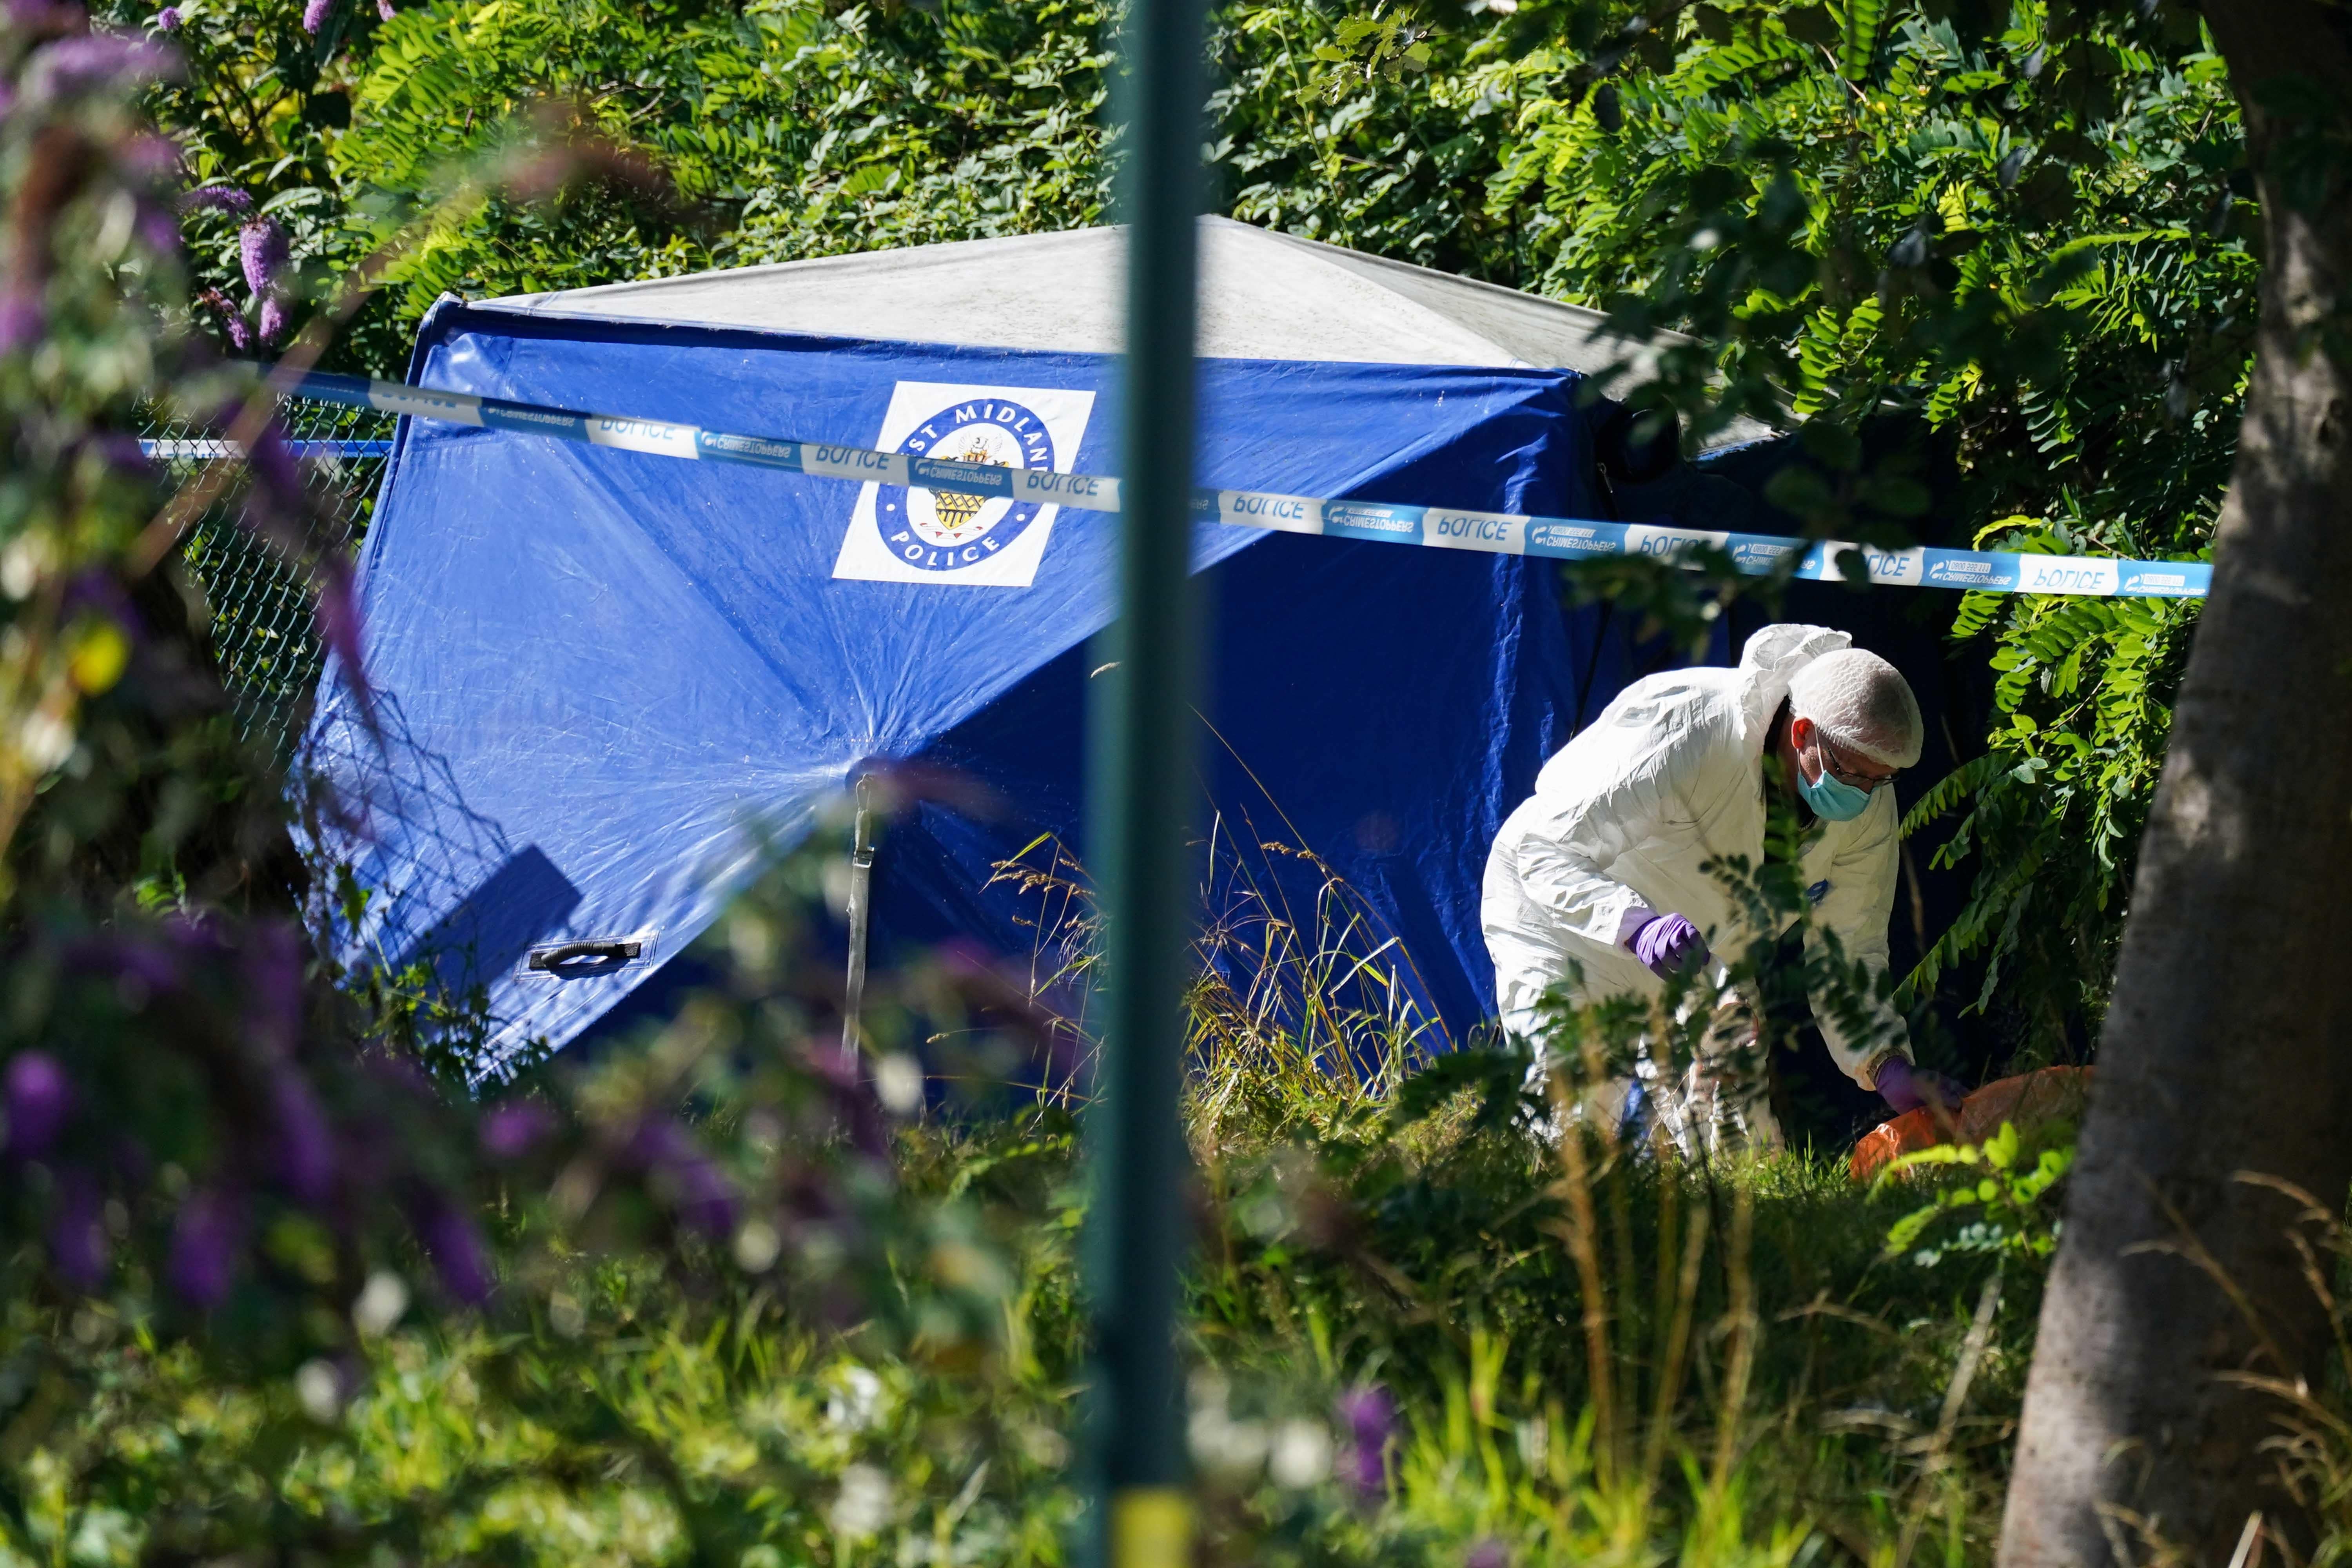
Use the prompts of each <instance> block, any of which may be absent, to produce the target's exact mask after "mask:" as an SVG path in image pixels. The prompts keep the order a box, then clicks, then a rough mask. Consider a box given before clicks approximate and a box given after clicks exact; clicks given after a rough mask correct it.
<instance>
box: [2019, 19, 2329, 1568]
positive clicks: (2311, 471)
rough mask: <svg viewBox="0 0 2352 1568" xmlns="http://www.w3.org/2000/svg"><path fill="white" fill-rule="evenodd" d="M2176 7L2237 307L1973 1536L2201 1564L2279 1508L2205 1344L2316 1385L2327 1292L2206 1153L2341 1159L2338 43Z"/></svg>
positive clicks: (2265, 1408)
mask: <svg viewBox="0 0 2352 1568" xmlns="http://www.w3.org/2000/svg"><path fill="white" fill-rule="evenodd" d="M2204 15H2205V16H2206V19H2207V22H2208V24H2209V25H2210V27H2211V28H2212V31H2213V34H2214V36H2215V37H2216V39H2217V40H2218V41H2219V43H2220V44H2221V50H2222V54H2223V57H2224V58H2225V59H2226V60H2227V61H2228V64H2229V68H2230V72H2231V81H2232V84H2233V86H2234V88H2235V89H2236V92H2237V96H2238V100H2239V102H2240V104H2241V106H2242V109H2243V111H2244V115H2245V121H2246V132H2247V146H2248V153H2249V158H2250V161H2251V162H2252V164H2253V169H2254V175H2255V191H2256V195H2257V197H2258V199H2259V201H2260V203H2261V208H2262V223H2263V234H2264V246H2265V248H2264V257H2263V260H2264V272H2263V289H2262V320H2261V324H2260V332H2259V338H2258V346H2257V352H2256V358H2255V362H2254V373H2253V380H2252V385H2251V386H2250V388H2249V390H2248V394H2247V401H2246V410H2245V424H2244V427H2243V431H2242V436H2241V438H2240V445H2239V451H2238V459H2237V468H2236V470H2235V472H2234V473H2233V474H2232V476H2231V485H2230V493H2229V499H2228V500H2227V502H2226V503H2225V505H2224V507H2223V510H2222V513H2221V529H2220V534H2219V537H2218V540H2217V542H2216V544H2215V549H2214V558H2215V563H2216V571H2215V574H2214V583H2213V593H2212V597H2211V600H2210V603H2209V604H2208V605H2206V608H2205V614H2204V618H2203V621H2202V624H2201V625H2200V627H2199V630H2198V633H2197V642H2196V647H2195V649H2194V652H2193V654H2192V656H2191V658H2190V660H2189V670H2188V674H2187V678H2186V679H2185V680H2184V681H2183V683H2182V687H2181V691H2180V700H2179V708H2178V710H2177V713H2176V718H2175V722H2174V729H2173V735H2172V742H2171V747H2170V752H2169V754H2168V757H2167V759H2166V762H2165V768H2164V776H2163V780H2162V783H2161V785H2160V787H2159V788H2158V792H2157V798H2156V804H2155V809H2154V812H2153V814H2152V815H2151V816H2150V818H2149V822H2148V827H2147V840H2146V843H2145V845H2144V847H2142V850H2141V855H2140V865H2139V873H2138V878H2137V882H2136V884H2135V886H2134V888H2133V890H2132V910H2131V919H2130V922H2129V925H2128V927H2127V929H2126V932H2125V936H2124V945H2123V954H2122V958H2121V962H2120V964H2119V967H2118V970H2117V973H2116V1002H2115V1005H2114V1007H2113V1009H2112V1011H2111V1012H2110V1013H2109V1015H2108V1017H2107V1022H2106V1027H2105V1032H2104V1034H2103V1036H2102V1037H2101V1040H2100V1046H2099V1079H2098V1083H2097V1087H2096V1089H2095V1091H2094V1093H2093V1096H2092V1103H2091V1108H2090V1112H2089V1115H2088V1118H2087V1120H2086V1121H2085V1123H2084V1129H2083V1141H2082V1157H2081V1161H2080V1163H2078V1164H2077V1165H2076V1167H2075V1172H2074V1179H2073V1183H2072V1191H2071V1192H2070V1194H2069V1195H2068V1198H2067V1204H2066V1226H2065V1232H2064V1241H2063V1245H2062V1246H2061V1247H2060V1249H2059V1253H2058V1258H2057V1263H2056V1267H2055V1269H2054V1271H2053V1274H2052V1276H2051V1279H2050V1287H2049V1293H2048V1296H2047V1298H2046V1299H2045V1300H2044V1303H2043V1306H2042V1327H2041V1338H2040V1341H2039V1342H2038V1344H2037V1346H2036V1349H2035V1352H2034V1359H2033V1368H2032V1376H2031V1379H2030V1380H2029V1382H2028V1384H2027V1388H2026V1396H2025V1414H2024V1422H2023V1427H2022V1430H2021V1433H2020V1436H2019V1444H2018V1455H2017V1468H2016V1471H2015V1473H2014V1476H2013V1477H2012V1479H2011V1483H2010V1491H2009V1509H2008V1513H2007V1516H2006V1518H2005V1519H2004V1521H2003V1522H2002V1530H2001V1542H2000V1563H2001V1568H2042V1565H2043V1564H2068V1565H2072V1564H2091V1563H2109V1562H2112V1561H2115V1560H2116V1558H2117V1557H2118V1555H2121V1556H2123V1557H2126V1558H2127V1559H2128V1560H2131V1561H2145V1560H2146V1559H2147V1558H2148V1557H2150V1556H2152V1555H2154V1554H2155V1552H2154V1551H2153V1550H2152V1548H2154V1546H2155V1544H2156V1543H2157V1542H2165V1543H2168V1545H2169V1546H2170V1547H2172V1548H2174V1549H2177V1550H2179V1551H2180V1552H2184V1553H2185V1554H2186V1559H2187V1560H2188V1561H2189V1562H2192V1563H2211V1564H2214V1565H2215V1568H2220V1565H2221V1564H2225V1563H2230V1562H2231V1555H2232V1552H2233V1549H2234V1548H2235V1547H2236V1546H2237V1545H2238V1543H2239V1542H2240V1541H2241V1539H2242V1535H2243V1532H2244V1531H2245V1529H2246V1526H2247V1521H2248V1516H2249V1515H2250V1514H2251V1513H2252V1512H2254V1511H2255V1510H2262V1511H2263V1515H2264V1518H2265V1523H2266V1525H2267V1526H2268V1527H2269V1528H2270V1529H2272V1530H2273V1531H2279V1532H2281V1533H2282V1538H2283V1539H2288V1540H2292V1539H2294V1537H2296V1536H2299V1535H2300V1534H2301V1533H2302V1530H2301V1528H2300V1527H2299V1525H2298V1523H2297V1520H2298V1517H2299V1516H2298V1514H2297V1512H2296V1510H2295V1509H2294V1506H2293V1504H2292V1502H2291V1500H2289V1499H2288V1497H2287V1495H2286V1494H2285V1492H2284V1490H2283V1489H2281V1487H2280V1486H2279V1485H2278V1482H2277V1479H2276V1468H2277V1467H2276V1460H2275V1458H2274V1456H2272V1455H2268V1454H2264V1453H2263V1452H2262V1451H2261V1445H2262V1443H2263V1439H2264V1438H2265V1437H2267V1436H2272V1435H2273V1433H2275V1431H2276V1430H2277V1426H2276V1422H2277V1418H2278V1416H2279V1415H2281V1414H2282V1413H2283V1407H2282V1405H2281V1403H2280V1401H2279V1400H2278V1398H2277V1397H2275V1396H2274V1395H2271V1394H2263V1393H2261V1392H2258V1391H2254V1390H2249V1389H2246V1388H2244V1387H2242V1386H2237V1385H2233V1384H2231V1382H2228V1381H2225V1379H2224V1377H2223V1375H2222V1374H2226V1373H2239V1372H2255V1373H2268V1374H2274V1375H2281V1376H2284V1377H2286V1378H2288V1379H2290V1380H2291V1379H2294V1378H2296V1377H2304V1378H2307V1379H2309V1380H2310V1381H2311V1382H2312V1383H2313V1384H2317V1383H2318V1381H2319V1373H2320V1371H2321V1368H2322V1366H2323V1363H2324V1361H2325V1358H2326V1353H2327V1347H2328V1345H2329V1343H2330V1336H2329V1333H2328V1329H2327V1321H2326V1313H2325V1310H2323V1308H2322V1306H2321V1304H2320V1302H2319V1301H2318V1300H2317V1299H2316V1298H2315V1295H2314V1293H2313V1291H2312V1290H2311V1289H2310V1287H2309V1286H2308V1285H2307V1284H2306V1283H2305V1279H2304V1276H2303V1272H2302V1268H2301V1267H2300V1264H2299V1260H2298V1258H2297V1255H2296V1253H2295V1252H2294V1249H2293V1247H2291V1246H2290V1244H2289V1240H2288V1227H2289V1225H2290V1223H2291V1221H2292V1219H2293V1216H2294V1213H2295V1205H2293V1204H2292V1203H2290V1202H2289V1201H2287V1200H2286V1199H2284V1198H2283V1197H2282V1196H2280V1195H2279V1194H2277V1193H2275V1192H2273V1191H2270V1190H2267V1189H2264V1188H2262V1187H2258V1186H2253V1185H2250V1184H2246V1183H2243V1182H2241V1181H2238V1180H2236V1179H2235V1178H2236V1177H2237V1176H2238V1174H2239V1173H2246V1172H2256V1173H2266V1174H2270V1175H2273V1176H2278V1177H2283V1178H2284V1179H2286V1180H2287V1181H2290V1182H2293V1183H2294V1184H2297V1185H2299V1186H2301V1187H2303V1188H2305V1190H2307V1191H2309V1192H2310V1193H2312V1194H2315V1196H2316V1197H2317V1198H2318V1199H2319V1201H2320V1202H2321V1203H2322V1204H2323V1205H2326V1207H2327V1208H2328V1209H2329V1211H2330V1212H2331V1213H2335V1212H2339V1211H2340V1206H2341V1205H2342V1204H2343V1203H2344V1200H2345V1195H2346V1192H2347V1186H2352V1118H2347V1112H2352V958H2347V953H2346V952H2345V948H2344V942H2345V938H2346V936H2347V934H2352V442H2348V441H2347V437H2352V373H2347V365H2352V314H2347V308H2352V189H2347V175H2352V140H2347V120H2346V118H2345V117H2346V116H2347V112H2352V47H2347V32H2346V30H2345V29H2346V28H2347V23H2346V22H2343V21H2339V20H2337V19H2336V18H2340V17H2343V16H2344V15H2345V14H2344V13H2343V12H2341V11H2336V10H2333V9H2331V8H2328V7H2325V6H2323V5H2313V4H2292V3H2261V0H2229V3H2228V4H2225V5H2208V6H2206V7H2205V9H2204ZM2297 78H2299V79H2300V82H2294V81H2293V80H2291V79H2297ZM2290 90H2291V92H2292V95H2291V96H2289V94H2290ZM2290 106H2291V107H2290ZM2192 1239H2193V1242H2194V1247H2190V1246H2189V1245H2187V1243H2189V1241H2190V1240H2192ZM2167 1246H2170V1247H2172V1248H2173V1250H2170V1251H2157V1250H2150V1248H2151V1247H2167ZM2197 1248H2201V1249H2202V1250H2203V1252H2204V1253H2205V1254H2206V1255H2208V1257H2209V1258H2210V1262H2211V1264H2212V1265H2214V1266H2216V1267H2217V1268H2218V1270H2219V1271H2220V1272H2221V1273H2222V1274H2223V1275H2225V1276H2226V1277H2227V1278H2228V1279H2230V1280H2231V1282H2232V1283H2233V1285H2234V1286H2235V1288H2236V1289H2237V1291H2238V1292H2240V1293H2241V1294H2242V1298H2243V1300H2244V1302H2245V1304H2246V1307H2247V1308H2250V1309H2251V1310H2252V1313H2253V1314H2254V1316H2255V1317H2256V1318H2257V1319H2258V1320H2259V1321H2253V1322H2250V1321H2248V1313H2247V1311H2246V1310H2242V1309H2241V1307H2240V1306H2239V1305H2238V1304H2235V1303H2233V1302H2232V1300H2231V1297H2230V1295H2229V1294H2228V1293H2226V1292H2225V1291H2224V1290H2223V1289H2221V1287H2220V1286H2219V1285H2218V1284H2217V1283H2216V1282H2215V1280H2214V1279H2213V1278H2212V1277H2211V1274H2210V1273H2209V1272H2207V1271H2206V1270H2205V1269H2203V1268H2200V1266H2198V1265H2197V1264H2195V1263H2192V1262H2191V1261H2189V1258H2191V1257H2193V1256H2194V1254H2195V1251H2196V1249H2197ZM2271 1560H2272V1561H2273V1562H2276V1561H2277V1556H2276V1554H2275V1553H2273V1554H2272V1556H2271Z"/></svg>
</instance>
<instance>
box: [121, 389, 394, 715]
mask: <svg viewBox="0 0 2352 1568" xmlns="http://www.w3.org/2000/svg"><path fill="white" fill-rule="evenodd" d="M278 412H279V416H280V417H281V418H282V419H283V420H284V422H285V426H286V433H287V435H288V437H289V442H290V445H291V446H292V447H293V450H294V455H295V458H297V459H298V460H299V462H300V464H301V466H302V475H303V479H304V482H305V484H306V485H307V486H308V488H309V489H310V497H311V500H312V501H313V503H314V504H313V506H312V508H311V511H310V516H311V522H310V529H311V537H310V541H309V543H310V548H311V549H313V550H315V551H318V552H321V553H324V552H331V551H350V550H352V549H355V548H357V546H358V544H359V542H360V540H361V539H362V537H363V536H364V534H365V533H366V531H367V524H368V521H369V519H370V517H371V516H373V512H374V510H375V496H376V488H377V486H378V485H380V484H381V483H382V482H383V471H384V468H385V465H386V463H387V462H388V461H389V459H390V458H391V456H392V431H393V424H394V421H393V418H392V416H390V415H384V414H375V413H372V412H369V411H367V410H365V409H358V408H344V407H341V406H339V405H334V404H331V403H311V402H309V401H307V400H304V399H299V398H289V399H287V400H286V401H285V402H284V403H282V404H281V405H279V409H278ZM141 445H142V447H144V448H145V450H146V452H147V455H148V456H149V457H150V458H152V459H154V460H155V461H156V462H157V463H159V464H161V465H162V466H163V468H165V470H166V471H167V472H168V473H169V474H170V475H171V477H172V479H173V480H174V481H185V480H188V479H194V478H195V477H196V476H197V475H198V474H200V473H201V472H202V471H203V470H204V469H205V468H207V467H209V466H210V465H213V464H215V463H229V464H236V465H239V466H242V464H243V463H244V461H245V458H244V456H243V454H242V453H240V452H239V451H237V450H236V448H235V447H230V446H228V445H227V444H226V443H225V442H222V441H220V440H218V439H215V438H214V437H210V436H208V435H207V434H206V433H205V432H203V431H201V430H195V429H191V428H189V427H187V426H178V425H173V424H171V423H169V422H167V421H157V422H155V423H153V424H152V425H151V426H149V428H148V430H147V432H146V436H145V438H144V439H143V440H142V443H141ZM243 490H244V485H243V483H242V482H241V479H240V482H238V483H236V484H231V485H227V486H224V487H223V489H222V499H221V500H220V501H218V502H217V503H215V505H214V506H213V508H212V509H211V510H209V511H207V512H206V513H205V515H204V517H203V518H202V519H201V520H200V521H198V522H197V523H196V525H195V527H194V528H193V529H191V530H189V531H188V538H187V542H186V545H185V546H184V552H185V555H186V558H187V563H188V566H189V569H190V571H191V572H193V573H194V576H195V579H196V581H197V582H198V583H199V584H202V586H203V588H204V591H205V599H206V601H207V602H208V604H209V605H210V606H211V610H212V628H211V632H212V645H213V654H214V657H215V658H216V659H217V660H218V661H219V664H220V670H221V678H222V679H223V681H224V682H225V683H226V685H227V688H228V696H229V701H230V703H231V705H232V707H233V708H234V710H235V711H236V721H237V728H238V730H239V731H240V732H242V733H243V734H244V735H245V737H246V738H247V740H251V741H257V742H261V743H263V744H267V745H271V746H274V747H277V748H278V749H279V750H280V751H281V752H283V751H284V750H285V749H286V748H287V747H288V746H289V744H290V743H291V742H292V740H293V733H292V731H293V727H294V725H295V723H296V722H297V721H298V720H299V718H300V716H301V714H302V712H303V710H304V708H305V705H306V704H307V703H308V702H309V700H310V696H311V693H312V692H313V690H315V689H316V688H317V686H318V683H319V676H320V669H321V668H322V665H323V660H324V655H323V652H322V650H321V648H320V643H319V636H318V628H317V623H316V621H315V620H314V618H313V616H312V614H311V591H310V584H309V583H308V581H307V580H306V578H305V575H304V574H303V572H302V571H301V569H300V568H299V567H298V566H295V565H293V564H291V563H289V562H288V561H287V560H286V559H285V557H284V556H283V555H281V554H280V553H279V552H278V551H277V549H275V548H274V547H273V546H271V545H270V544H268V543H267V542H264V541H262V540H260V539H257V538H256V537H255V536H254V535H253V534H252V533H251V532H249V531H247V530H246V529H245V528H243V527H241V526H239V524H238V522H237V518H236V508H237V504H238V498H239V497H240V496H241V495H242V493H243Z"/></svg>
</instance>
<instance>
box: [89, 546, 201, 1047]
mask: <svg viewBox="0 0 2352 1568" xmlns="http://www.w3.org/2000/svg"><path fill="white" fill-rule="evenodd" d="M70 591H71V592H72V593H73V594H74V596H75V597H76V599H77V600H78V602H79V604H80V605H87V606H89V608H92V609H97V610H99V611H100V613H101V614H104V613H105V612H106V610H108V609H111V608H113V607H114V606H113V605H111V604H110V600H111V599H113V597H114V595H113V594H109V593H107V592H105V591H104V590H100V589H98V588H96V587H94V586H91V585H88V584H80V583H79V582H78V583H76V584H74V586H73V588H72V590H70ZM116 592H117V593H119V592H120V590H119V589H117V590H116ZM124 607H125V608H127V607H128V606H127V605H126V606H124ZM114 619H115V622H116V624H117V625H124V624H125V617H123V616H115V617H114ZM128 624H129V625H130V626H137V625H138V622H137V620H136V619H135V618H131V619H130V620H129V621H128ZM65 959H66V966H67V967H68V969H71V970H74V971H76V972H77V973H95V974H103V975H110V976H111V977H112V978H113V980H114V984H115V989H116V991H117V993H118V994H121V995H122V996H124V997H125V998H126V999H128V1000H131V1001H135V1002H138V1003H141V1004H143V1003H144V1002H145V1000H146V999H147V998H148V997H151V996H153V995H155V994H157V993H159V992H164V991H173V990H177V989H178V988H179V984H180V974H181V970H180V961H179V957H178V955H177V954H175V953H173V951H172V950H171V948H169V947H168V946H166V945H165V944H163V942H156V941H155V940H153V939H152V937H146V936H134V935H114V934H106V935H99V936H90V937H85V938H83V939H81V940H80V941H79V942H75V943H74V944H73V945H72V946H71V947H68V949H67V950H66V953H65Z"/></svg>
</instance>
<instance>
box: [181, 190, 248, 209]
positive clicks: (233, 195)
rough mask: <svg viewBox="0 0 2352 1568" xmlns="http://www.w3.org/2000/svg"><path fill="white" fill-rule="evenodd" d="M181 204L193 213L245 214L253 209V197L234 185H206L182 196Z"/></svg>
mask: <svg viewBox="0 0 2352 1568" xmlns="http://www.w3.org/2000/svg"><path fill="white" fill-rule="evenodd" d="M180 205H181V206H183V207H184V208H186V209H187V210H188V211H189V212H192V213H201V212H223V213H238V214H244V213H249V212H251V211H252V210H253V198H252V197H251V196H248V195H246V194H245V193H244V192H243V191H240V190H237V189H235V188H234V187H232V186H228V185H206V186H205V187H204V188H203V189H202V190H195V191H190V192H189V193H188V194H187V195H184V196H182V197H181V198H180Z"/></svg>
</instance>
